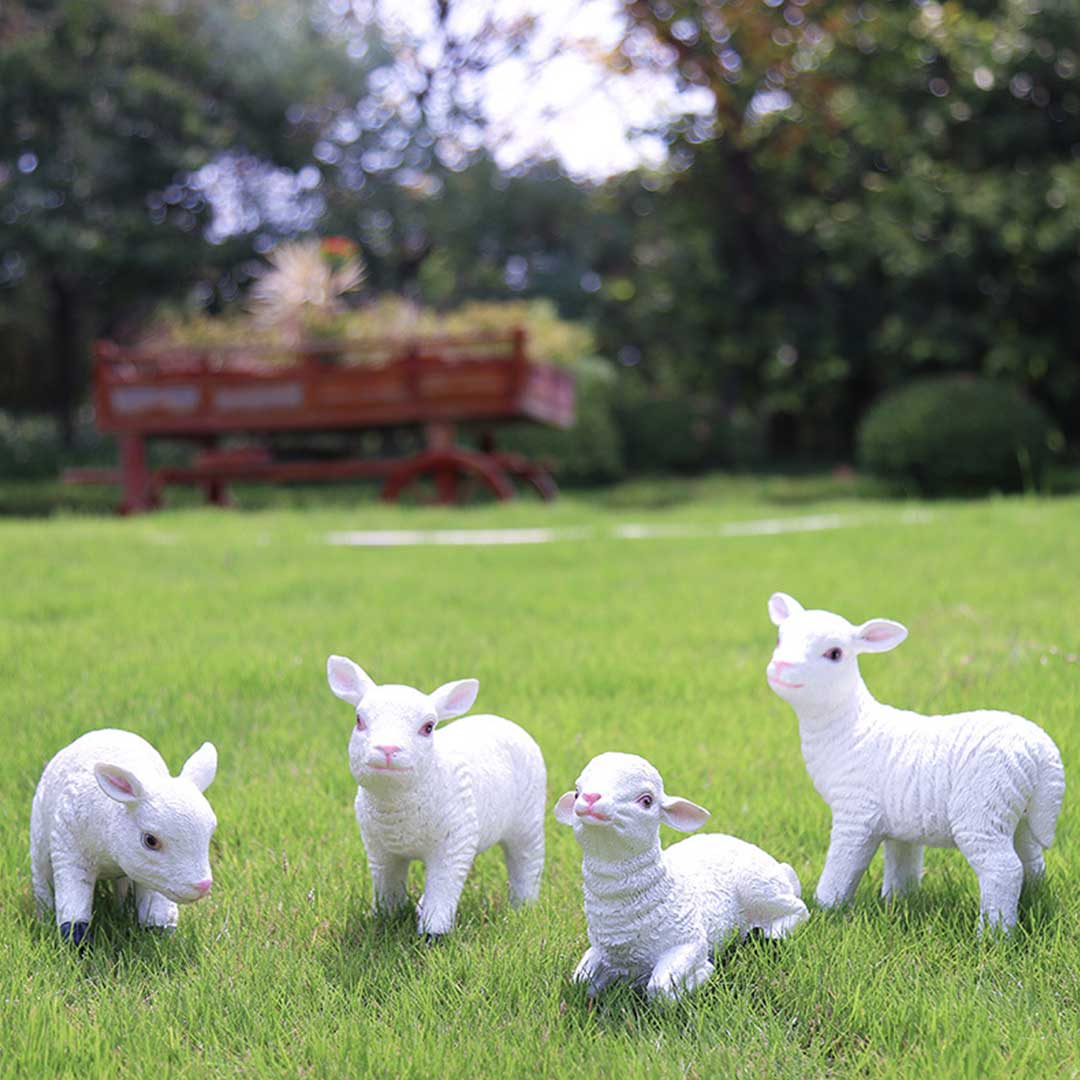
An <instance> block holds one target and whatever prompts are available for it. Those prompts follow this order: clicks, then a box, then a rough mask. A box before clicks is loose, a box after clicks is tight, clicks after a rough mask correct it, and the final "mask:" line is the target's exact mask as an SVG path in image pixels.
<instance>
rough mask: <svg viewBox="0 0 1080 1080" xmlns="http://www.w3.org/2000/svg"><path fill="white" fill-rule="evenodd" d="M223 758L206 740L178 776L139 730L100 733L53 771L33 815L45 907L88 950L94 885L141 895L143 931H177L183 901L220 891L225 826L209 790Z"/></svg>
mask: <svg viewBox="0 0 1080 1080" xmlns="http://www.w3.org/2000/svg"><path fill="white" fill-rule="evenodd" d="M216 772H217V751H216V750H215V749H214V746H213V744H212V743H203V744H202V746H200V747H199V749H198V750H196V751H195V753H194V754H192V755H191V757H189V758H188V759H187V761H186V762H184V767H183V768H182V769H181V770H180V775H179V776H177V777H173V776H170V775H169V769H168V766H167V765H166V764H165V762H164V760H163V759H162V757H161V755H160V754H159V753H158V752H157V751H156V750H155V749H154V748H153V747H152V746H151V745H150V744H149V743H148V742H147V741H146V740H145V739H142V738H140V737H139V736H138V735H135V734H133V733H132V732H130V731H117V730H115V729H111V728H106V729H104V730H102V731H90V732H87V734H85V735H82V736H80V737H79V738H78V739H76V740H75V741H74V742H73V743H71V744H70V745H69V746H66V747H64V749H63V750H61V751H60V752H59V753H58V754H57V755H56V756H55V757H54V758H53V759H52V760H51V761H50V762H49V763H48V765H46V766H45V771H44V772H43V773H42V774H41V779H40V780H39V781H38V786H37V791H35V792H34V803H33V807H32V808H31V810H30V872H31V876H32V878H33V886H34V898H35V900H36V901H37V905H38V910H39V911H40V912H41V913H42V914H44V913H45V912H46V911H52V910H55V912H56V923H57V925H58V926H59V927H60V934H61V936H62V937H64V938H65V939H67V940H70V941H72V942H74V943H75V944H76V945H78V944H79V943H80V942H81V941H82V940H83V938H84V937H85V935H86V932H87V928H88V926H89V924H90V918H91V914H92V907H93V901H94V885H95V883H96V882H97V880H98V879H99V878H103V879H110V878H112V879H117V885H116V891H117V895H118V896H119V897H120V898H121V899H123V897H124V896H125V895H126V894H127V891H128V889H129V888H131V887H132V886H134V889H135V907H136V911H137V912H138V917H139V923H140V925H142V926H150V927H158V928H162V929H172V928H173V927H175V926H176V922H177V916H178V911H177V907H176V905H177V904H190V903H193V902H194V901H196V900H201V899H202V898H203V897H204V896H205V895H206V894H207V893H208V892H209V891H210V886H211V885H212V884H213V879H212V877H211V874H210V837H211V834H212V833H213V831H214V829H215V827H216V826H217V818H215V817H214V812H213V810H211V809H210V804H209V803H208V802H207V801H206V799H205V798H204V797H203V792H204V791H205V790H206V789H207V788H208V787H209V786H210V782H211V781H212V780H213V779H214V774H215V773H216Z"/></svg>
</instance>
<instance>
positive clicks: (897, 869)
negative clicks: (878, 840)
mask: <svg viewBox="0 0 1080 1080" xmlns="http://www.w3.org/2000/svg"><path fill="white" fill-rule="evenodd" d="M922 862H923V846H922V844H911V843H907V842H906V841H904V840H890V839H886V840H885V879H884V881H882V883H881V896H882V898H883V899H885V900H887V899H889V897H891V896H900V895H902V894H903V893H906V892H907V891H908V890H909V889H914V888H915V887H916V886H917V885H918V884H919V878H920V877H922Z"/></svg>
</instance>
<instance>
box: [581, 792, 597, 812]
mask: <svg viewBox="0 0 1080 1080" xmlns="http://www.w3.org/2000/svg"><path fill="white" fill-rule="evenodd" d="M581 798H582V799H584V800H585V806H586V807H587V808H589V809H591V808H592V804H593V803H594V802H596V801H597V800H599V798H600V796H599V794H593V793H591V792H586V791H583V792H582V793H581Z"/></svg>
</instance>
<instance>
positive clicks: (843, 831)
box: [767, 593, 1065, 930]
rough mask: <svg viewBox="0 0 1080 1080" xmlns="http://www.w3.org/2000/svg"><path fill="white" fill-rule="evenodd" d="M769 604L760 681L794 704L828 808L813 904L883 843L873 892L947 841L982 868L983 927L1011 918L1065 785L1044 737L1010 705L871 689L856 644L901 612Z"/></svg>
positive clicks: (825, 901)
mask: <svg viewBox="0 0 1080 1080" xmlns="http://www.w3.org/2000/svg"><path fill="white" fill-rule="evenodd" d="M769 615H770V617H771V618H772V621H773V622H774V623H775V624H776V626H778V627H779V630H780V633H779V638H778V640H777V644H776V648H775V650H774V651H773V655H772V660H771V661H770V662H769V665H768V668H767V674H768V680H769V685H770V686H771V687H772V688H773V690H774V691H775V692H776V693H777V694H778V695H779V696H780V697H782V698H783V699H784V700H785V701H787V702H788V703H789V704H790V705H791V706H792V708H794V710H795V714H796V716H797V717H798V718H799V735H800V738H801V740H802V752H803V758H804V759H805V760H806V768H807V771H808V772H809V773H810V779H811V780H813V782H814V787H815V788H816V789H817V792H818V794H819V795H820V796H821V797H822V798H823V799H824V800H825V801H826V802H827V803H828V804H829V807H830V809H831V810H832V836H831V838H830V841H829V853H828V855H826V857H825V870H824V872H823V873H822V875H821V880H820V881H819V882H818V887H817V893H816V895H817V900H818V903H819V904H822V905H823V906H825V907H832V906H834V905H837V904H842V903H845V902H846V901H848V900H850V898H851V896H852V894H853V893H854V891H855V887H856V886H857V885H858V883H859V878H860V877H862V874H863V871H865V870H866V867H867V865H868V864H869V862H870V859H871V858H872V857H873V854H874V852H875V851H876V850H877V847H878V845H879V844H880V843H881V842H882V841H884V843H885V880H884V883H883V885H882V889H881V894H882V896H884V897H889V896H893V895H897V894H899V893H902V892H904V891H905V890H906V889H909V888H912V887H914V886H915V885H917V884H918V882H919V877H920V875H921V873H922V860H923V848H924V846H925V845H927V844H929V845H930V846H932V847H957V848H959V849H960V851H961V853H962V854H963V856H964V858H965V859H967V861H968V863H969V864H970V865H971V868H972V869H973V870H974V871H975V874H976V876H977V877H978V879H979V896H980V899H979V910H980V915H979V927H980V929H981V928H982V927H983V926H984V925H989V926H1000V927H1003V928H1004V929H1006V930H1008V929H1009V928H1010V927H1012V926H1014V925H1015V924H1016V908H1017V901H1018V899H1019V896H1020V886H1021V884H1022V882H1023V879H1024V878H1025V877H1028V878H1033V877H1038V876H1040V875H1041V874H1042V873H1043V870H1044V863H1043V849H1044V848H1047V847H1049V846H1050V844H1051V843H1052V842H1053V839H1054V825H1055V823H1056V821H1057V816H1058V811H1059V810H1060V809H1061V799H1062V795H1063V794H1064V792H1065V773H1064V770H1063V769H1062V766H1061V757H1060V755H1059V754H1058V749H1057V747H1056V746H1055V745H1054V743H1053V740H1052V739H1051V738H1050V736H1049V735H1047V734H1046V732H1045V731H1043V730H1042V729H1041V728H1039V727H1037V726H1036V725H1035V724H1033V723H1031V722H1030V721H1029V720H1025V719H1023V717H1020V716H1014V715H1013V714H1012V713H1006V712H991V711H987V710H980V711H977V712H966V713H954V714H952V715H950V716H921V715H920V714H919V713H915V712H911V711H909V710H906V709H894V708H893V707H892V706H890V705H883V704H881V703H880V702H878V701H875V700H874V698H873V697H872V696H871V694H870V691H869V690H867V688H866V684H865V683H864V682H863V680H862V677H861V676H860V674H859V663H858V656H859V653H862V652H886V651H888V650H889V649H893V648H895V647H896V646H897V645H899V644H900V642H902V641H903V640H904V638H906V637H907V630H906V629H905V628H904V627H903V626H901V625H900V624H899V623H896V622H891V621H890V620H888V619H871V620H870V621H869V622H864V623H863V624H862V625H861V626H853V625H852V624H851V623H849V622H848V621H847V619H844V618H841V617H840V616H839V615H834V614H832V613H831V612H828V611H806V610H805V609H804V608H803V607H802V605H801V604H800V603H799V602H798V601H797V600H794V599H793V598H792V597H790V596H788V595H786V594H785V593H774V594H773V596H772V597H771V598H770V600H769Z"/></svg>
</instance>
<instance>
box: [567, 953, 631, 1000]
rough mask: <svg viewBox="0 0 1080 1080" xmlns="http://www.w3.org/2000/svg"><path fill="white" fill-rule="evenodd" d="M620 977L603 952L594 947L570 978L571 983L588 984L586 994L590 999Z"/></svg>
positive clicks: (580, 961)
mask: <svg viewBox="0 0 1080 1080" xmlns="http://www.w3.org/2000/svg"><path fill="white" fill-rule="evenodd" d="M619 975H620V972H619V971H618V970H617V969H616V968H614V967H613V966H612V964H611V961H610V960H608V958H607V957H606V956H605V955H604V953H603V951H602V950H600V949H598V948H596V947H595V946H593V948H591V949H588V950H587V951H586V953H585V955H584V956H583V957H582V958H581V959H580V960H579V961H578V966H577V967H576V968H574V974H573V975H571V976H570V980H571V982H576V983H580V982H583V983H586V984H587V986H586V988H585V989H586V992H587V993H588V995H589V997H595V996H596V995H597V994H599V993H600V991H601V990H603V989H604V988H605V987H608V986H610V985H611V984H612V983H613V982H614V981H615V980H616V979H617V978H618V977H619Z"/></svg>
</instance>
